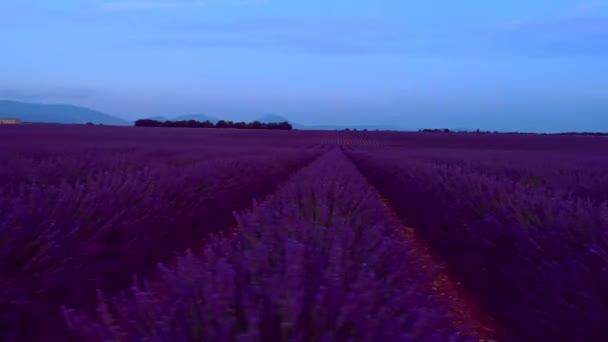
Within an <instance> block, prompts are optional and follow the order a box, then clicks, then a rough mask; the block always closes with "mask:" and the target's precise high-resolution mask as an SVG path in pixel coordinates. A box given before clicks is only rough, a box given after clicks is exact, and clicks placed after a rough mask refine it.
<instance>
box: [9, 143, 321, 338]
mask: <svg viewBox="0 0 608 342" xmlns="http://www.w3.org/2000/svg"><path fill="white" fill-rule="evenodd" d="M41 146H42V145H41ZM45 148H46V149H45ZM45 148H41V149H43V150H45V151H44V153H43V154H41V155H37V153H40V149H39V148H29V147H28V146H24V144H22V145H18V144H15V145H14V146H12V148H8V149H5V150H4V151H3V153H4V157H6V156H7V155H9V154H11V155H12V159H8V158H7V159H3V160H4V161H6V162H7V163H3V164H2V167H0V170H2V171H3V173H0V181H1V182H0V279H1V281H0V340H32V339H34V340H39V339H44V338H47V339H48V338H62V339H63V338H67V336H68V335H66V334H68V333H69V331H68V330H67V327H66V326H65V324H63V319H62V318H61V312H60V310H59V305H61V304H68V305H70V306H74V307H78V308H80V309H83V310H87V309H94V307H95V303H96V300H95V290H96V289H98V288H102V289H104V290H107V291H109V292H110V293H117V292H116V291H117V290H119V289H122V288H124V287H125V286H128V285H129V283H130V281H131V275H132V274H133V272H140V273H141V274H149V273H150V272H151V271H154V270H155V269H156V265H157V263H158V262H161V261H167V260H170V259H171V258H174V254H175V253H176V252H178V251H184V250H185V249H187V248H198V247H199V246H200V244H201V242H202V240H203V238H204V237H206V236H207V235H208V234H210V233H214V232H218V231H222V230H225V229H226V228H228V227H229V226H232V225H234V224H236V222H235V220H234V217H233V215H232V211H233V210H243V209H245V208H247V207H249V206H250V205H251V199H252V198H263V197H264V196H267V195H268V194H270V193H272V192H273V191H274V190H275V186H276V184H277V183H278V182H279V181H280V180H281V179H284V178H286V177H287V176H288V175H290V174H291V173H292V172H294V171H295V170H297V169H298V168H300V167H302V166H303V165H305V164H306V163H308V162H310V161H312V160H313V158H315V156H317V155H319V154H320V152H319V151H305V150H300V149H270V148H263V147H259V148H256V147H254V148H250V149H243V148H241V149H238V148H236V147H230V146H223V147H222V146H215V147H214V148H215V150H216V152H215V153H214V152H213V151H212V150H211V149H207V150H205V149H202V148H198V149H195V150H194V151H187V150H184V149H181V150H180V149H179V148H177V147H175V148H173V147H170V146H169V147H167V146H165V148H164V149H154V148H147V149H146V148H139V147H137V148H136V147H134V146H130V147H127V148H118V147H117V148H115V149H110V148H96V149H92V148H91V147H90V146H87V147H86V148H84V147H74V148H73V149H64V148H63V147H62V146H58V145H53V143H52V142H50V143H48V144H46V145H45ZM62 151H66V153H64V154H62V153H61V152H62ZM180 151H181V152H180ZM252 151H255V155H253V156H250V155H249V154H250V153H251V152H252ZM163 152H164V153H163ZM228 156H230V157H228ZM12 161H15V162H16V163H17V165H22V166H23V167H15V168H13V169H10V167H5V165H11V162H12ZM13 165H15V164H13Z"/></svg>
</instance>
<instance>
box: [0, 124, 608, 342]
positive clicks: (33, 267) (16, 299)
mask: <svg viewBox="0 0 608 342" xmlns="http://www.w3.org/2000/svg"><path fill="white" fill-rule="evenodd" d="M0 146H1V147H2V148H1V149H0V341H489V340H498V341H605V340H608V326H607V325H606V322H608V234H607V231H608V204H607V203H608V202H607V201H608V139H606V138H604V137H601V136H597V137H591V136H553V135H532V134H483V133H478V134H474V133H458V134H456V133H453V134H445V133H406V132H372V131H369V132H368V131H358V132H353V131H350V132H344V131H340V132H338V131H259V130H232V129H187V128H143V127H109V126H104V127H99V126H92V127H91V126H78V125H73V126H70V125H21V126H10V127H9V126H3V127H0Z"/></svg>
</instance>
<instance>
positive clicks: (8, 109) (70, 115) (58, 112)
mask: <svg viewBox="0 0 608 342" xmlns="http://www.w3.org/2000/svg"><path fill="white" fill-rule="evenodd" d="M0 117H8V118H18V119H20V120H21V121H23V122H37V123H61V124H84V123H87V122H92V123H95V124H98V123H102V124H104V125H131V124H132V123H131V122H129V121H127V120H125V119H121V118H118V117H115V116H112V115H109V114H106V113H102V112H99V111H96V110H92V109H88V108H85V107H78V106H73V105H67V104H42V103H26V102H18V101H8V100H0Z"/></svg>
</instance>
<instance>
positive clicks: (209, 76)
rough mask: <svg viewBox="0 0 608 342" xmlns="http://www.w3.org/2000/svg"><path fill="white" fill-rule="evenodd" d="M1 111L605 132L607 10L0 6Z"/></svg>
mask: <svg viewBox="0 0 608 342" xmlns="http://www.w3.org/2000/svg"><path fill="white" fill-rule="evenodd" d="M0 39H1V40H2V42H3V49H4V50H5V51H6V52H5V53H4V54H3V55H2V57H0V75H2V77H1V78H0V98H2V99H12V100H19V101H31V102H44V103H70V104H74V105H79V106H86V107H90V108H92V109H97V110H101V111H104V112H107V113H109V114H113V115H116V116H121V117H124V118H126V119H130V120H133V119H136V118H141V117H149V116H159V115H161V116H166V115H179V114H188V113H205V114H208V115H211V116H214V117H220V118H225V119H230V120H253V119H256V118H258V117H260V116H261V115H262V114H266V113H277V114H280V115H282V116H285V117H287V118H289V119H290V120H292V121H294V122H299V123H302V124H316V125H323V124H344V123H348V124H352V125H358V124H388V123H390V124H394V125H396V126H408V125H409V124H411V123H412V122H417V123H420V126H429V127H466V128H482V129H491V130H521V131H526V130H528V131H547V132H553V131H576V130H594V131H608V78H607V77H605V75H608V63H607V62H606V61H607V60H608V1H581V0H551V1H550V0H537V1H522V0H517V1H511V2H501V3H490V2H485V1H481V0H474V1H473V0H469V1H460V2H447V1H436V0H430V1H426V2H419V3H412V2H405V1H397V0H385V1H352V0H351V1H344V0H336V1H332V2H325V1H320V0H309V1H299V2H287V1H278V0H205V1H202V0H148V1H146V0H111V1H98V0H78V1H77V0H57V1H53V2H50V1H48V2H46V3H43V2H41V1H40V2H38V1H36V2H29V3H24V2H17V1H10V0H9V1H5V2H1V3H0Z"/></svg>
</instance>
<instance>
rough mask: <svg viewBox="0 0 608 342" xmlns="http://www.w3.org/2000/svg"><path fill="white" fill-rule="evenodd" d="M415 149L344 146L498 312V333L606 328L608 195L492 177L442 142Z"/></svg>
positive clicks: (542, 336)
mask: <svg viewBox="0 0 608 342" xmlns="http://www.w3.org/2000/svg"><path fill="white" fill-rule="evenodd" d="M416 154H417V155H416V156H412V155H408V153H406V152H404V151H401V152H399V151H393V152H385V153H382V152H380V151H374V152H373V153H369V152H367V153H366V152H349V155H350V156H351V158H352V159H353V160H354V161H355V163H356V165H357V166H358V167H359V169H360V170H361V171H362V172H363V173H364V175H365V176H366V177H368V179H369V180H370V182H371V183H372V184H373V185H375V186H376V187H377V188H378V190H379V191H380V192H381V193H382V194H383V195H385V196H386V197H387V198H388V199H389V200H390V201H391V203H392V204H393V206H394V207H395V209H396V210H397V211H398V212H399V214H400V216H401V218H402V219H403V221H404V222H405V223H406V224H407V225H409V226H412V227H415V228H416V229H417V234H418V235H419V236H420V237H422V238H423V239H425V240H426V241H428V242H429V243H430V245H431V246H432V248H433V250H434V251H435V252H436V253H437V254H438V255H439V256H440V257H442V258H443V260H445V262H446V263H447V265H448V267H449V269H450V270H451V271H452V272H453V273H454V275H455V277H457V279H458V280H460V281H462V282H463V284H464V286H465V288H466V289H467V290H469V292H470V293H471V294H472V295H473V296H474V297H475V298H477V299H478V300H479V302H480V304H481V305H482V306H483V307H484V308H485V309H486V310H487V312H489V313H490V314H492V315H493V316H495V318H496V319H497V321H498V325H499V326H498V328H499V329H501V330H502V332H501V335H502V337H503V339H504V340H514V341H523V340H525V341H533V340H535V341H548V340H559V341H595V340H606V338H608V327H607V326H606V324H605V323H606V322H607V321H608V297H607V296H606V294H607V293H608V208H607V206H606V203H597V202H594V201H591V200H585V199H582V198H580V197H577V196H574V197H568V196H564V195H563V194H562V193H556V192H555V191H552V190H551V189H549V188H547V187H537V188H533V187H530V186H529V185H527V184H524V183H522V182H521V181H518V180H516V179H514V178H512V177H497V176H496V174H497V173H495V172H488V168H486V167H483V166H479V168H477V167H476V166H474V165H480V164H481V163H483V161H479V162H477V164H470V165H468V166H463V165H462V163H461V162H451V161H450V160H449V157H445V156H446V155H447V154H446V153H445V151H444V154H443V156H444V158H445V159H443V162H441V163H429V162H423V161H421V160H420V159H421V155H423V152H421V151H418V152H417V153H416ZM437 157H438V155H437V154H435V155H433V154H430V155H429V158H430V159H433V158H437ZM494 165H496V164H494ZM502 166H503V167H504V168H505V169H508V168H510V167H517V166H514V164H507V163H505V164H503V165H502ZM496 170H497V171H499V170H498V168H497V169H496ZM524 170H525V169H524ZM554 186H559V184H554ZM603 195H604V196H605V195H606V194H603Z"/></svg>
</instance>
